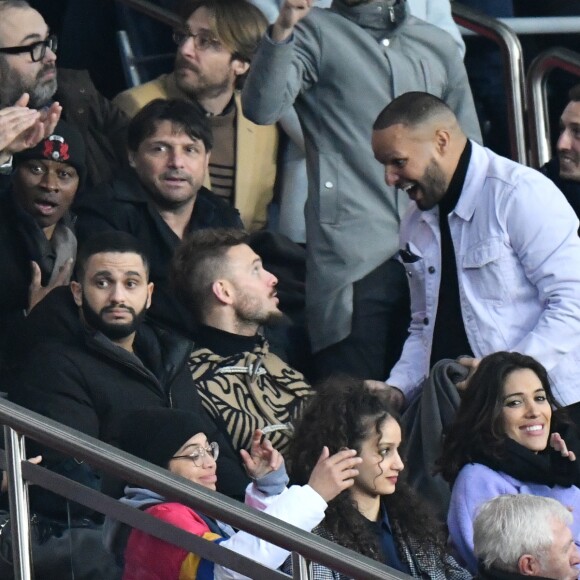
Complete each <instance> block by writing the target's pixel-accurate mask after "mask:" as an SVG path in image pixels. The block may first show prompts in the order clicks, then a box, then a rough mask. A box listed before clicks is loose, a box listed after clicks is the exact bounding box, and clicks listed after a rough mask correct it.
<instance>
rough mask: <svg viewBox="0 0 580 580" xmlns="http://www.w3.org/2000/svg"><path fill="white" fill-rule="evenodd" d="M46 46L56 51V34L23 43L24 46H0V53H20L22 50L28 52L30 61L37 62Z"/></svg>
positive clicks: (44, 52)
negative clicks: (30, 42) (29, 42)
mask: <svg viewBox="0 0 580 580" xmlns="http://www.w3.org/2000/svg"><path fill="white" fill-rule="evenodd" d="M47 48H50V50H52V52H56V51H57V49H58V39H57V37H56V34H51V35H50V36H49V37H48V38H47V39H46V40H39V41H38V42H33V43H32V44H25V45H24V46H8V47H3V48H0V53H3V54H22V53H23V52H29V53H30V58H31V59H32V62H39V61H41V60H42V59H43V58H44V55H45V54H46V49H47Z"/></svg>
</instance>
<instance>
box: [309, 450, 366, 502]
mask: <svg viewBox="0 0 580 580" xmlns="http://www.w3.org/2000/svg"><path fill="white" fill-rule="evenodd" d="M361 462H362V459H361V458H360V457H357V456H356V450H355V449H343V450H342V451H339V452H338V453H335V454H334V455H330V451H329V450H328V447H326V446H324V447H323V449H322V453H321V454H320V457H319V458H318V461H317V463H316V465H315V466H314V469H313V470H312V473H311V474H310V479H309V480H308V485H309V486H310V487H311V488H312V489H313V490H314V491H316V492H317V493H318V494H319V495H320V496H321V497H322V499H323V500H324V501H325V502H326V503H328V502H329V501H330V500H332V499H334V498H335V497H336V496H337V495H338V494H339V493H341V492H343V491H344V490H345V489H348V488H349V487H350V486H351V485H353V484H354V478H355V477H356V476H357V475H358V469H357V468H356V466H357V465H358V464H359V463H361Z"/></svg>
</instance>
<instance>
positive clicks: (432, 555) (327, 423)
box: [284, 378, 471, 580]
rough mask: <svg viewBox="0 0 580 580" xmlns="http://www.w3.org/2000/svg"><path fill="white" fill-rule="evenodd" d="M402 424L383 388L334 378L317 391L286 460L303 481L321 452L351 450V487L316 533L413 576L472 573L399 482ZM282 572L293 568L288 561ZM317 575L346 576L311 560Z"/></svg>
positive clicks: (319, 579) (440, 578)
mask: <svg viewBox="0 0 580 580" xmlns="http://www.w3.org/2000/svg"><path fill="white" fill-rule="evenodd" d="M400 445H401V427H400V425H399V421H398V419H397V416H396V414H395V412H394V410H393V409H392V408H391V406H390V404H389V402H388V396H387V391H386V390H373V389H370V388H368V387H366V386H365V384H364V382H363V381H360V380H354V379H346V378H338V379H337V378H335V379H331V380H329V381H328V382H327V383H326V384H324V385H322V387H321V388H320V389H318V391H317V394H316V395H315V396H314V397H313V398H312V400H311V402H310V403H309V404H308V406H307V407H306V409H305V411H304V413H303V415H302V417H301V419H300V421H299V423H298V424H297V425H296V431H295V435H294V438H293V440H292V442H291V448H290V454H289V461H290V464H291V466H292V467H291V475H292V479H294V480H295V482H296V483H300V482H306V481H307V480H308V477H309V476H310V473H311V472H312V470H313V468H314V466H315V465H316V461H317V456H318V455H319V451H318V450H319V449H320V448H321V447H323V446H327V447H328V448H329V449H330V452H331V453H336V452H337V451H339V450H340V449H343V448H348V449H356V450H357V451H358V456H359V457H360V458H362V463H360V464H359V465H357V469H358V471H359V474H358V476H356V477H355V478H354V484H353V485H352V486H351V487H350V488H349V489H347V490H345V491H343V492H342V493H340V494H339V495H338V496H337V497H336V498H334V499H333V500H332V501H330V502H329V503H328V508H327V509H326V514H325V517H324V520H323V521H322V523H321V524H320V525H319V526H317V527H316V528H315V529H314V530H313V532H314V533H315V534H318V535H319V536H322V537H324V538H327V539H329V540H332V541H334V542H336V543H338V544H340V545H342V546H344V547H346V548H350V549H351V550H354V551H356V552H358V553H359V554H362V555H364V556H368V557H370V558H373V559H375V560H378V561H380V562H383V563H385V564H387V565H388V566H390V567H392V568H395V569H397V570H400V571H402V572H404V573H406V574H409V575H411V576H412V577H414V578H429V579H431V580H445V579H453V580H462V579H467V578H471V575H470V574H468V573H467V571H465V570H464V569H463V568H461V567H459V565H458V564H457V563H456V562H455V560H454V559H453V558H452V557H451V556H450V555H449V554H447V552H446V550H445V536H444V533H443V529H442V526H441V524H440V523H439V522H438V521H437V520H436V519H435V517H434V516H433V515H432V513H431V512H430V510H429V509H428V508H427V507H426V505H425V504H424V503H423V502H422V501H420V499H419V498H418V497H417V496H416V495H415V493H414V492H413V491H412V490H411V489H410V488H409V487H407V486H406V485H405V483H404V482H403V481H401V479H402V478H401V472H402V471H403V469H404V464H403V461H402V459H401V456H400V455H399V447H400ZM284 571H286V572H291V563H290V561H287V562H286V563H285V565H284ZM312 577H313V578H314V580H326V579H328V580H343V579H344V578H345V577H344V576H343V575H341V574H339V573H338V572H334V571H332V570H329V569H328V568H326V567H324V566H322V565H321V564H316V563H313V576H312Z"/></svg>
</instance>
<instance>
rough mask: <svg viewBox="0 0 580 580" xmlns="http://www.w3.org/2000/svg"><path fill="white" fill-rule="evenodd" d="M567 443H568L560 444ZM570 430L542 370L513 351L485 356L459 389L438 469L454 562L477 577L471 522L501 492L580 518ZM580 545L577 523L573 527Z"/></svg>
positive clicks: (575, 443)
mask: <svg viewBox="0 0 580 580" xmlns="http://www.w3.org/2000/svg"><path fill="white" fill-rule="evenodd" d="M564 440H566V442H565V441H564ZM568 447H570V448H572V449H576V450H578V440H577V436H576V433H575V429H574V427H573V426H571V425H569V423H568V422H567V420H566V418H565V417H564V413H563V409H561V408H560V405H559V404H558V402H557V401H556V399H555V398H554V395H553V394H552V390H551V388H550V381H549V379H548V373H547V372H546V369H545V368H544V367H543V366H542V365H541V364H540V363H539V362H537V361H536V360H535V359H533V358H531V357H529V356H526V355H523V354H519V353H517V352H497V353H494V354H491V355H489V356H487V357H485V358H484V359H482V361H481V363H480V364H479V367H478V369H477V371H476V372H475V373H474V375H473V377H472V378H471V380H470V382H469V386H468V387H467V389H466V390H465V391H464V393H463V396H462V399H461V404H460V407H459V410H458V411H457V415H456V417H455V421H454V423H453V424H452V426H451V428H450V430H449V432H448V434H447V436H446V438H445V441H444V444H443V453H442V456H441V458H440V459H439V461H438V470H439V471H440V472H441V474H442V475H443V477H444V478H445V479H446V480H447V481H448V482H449V483H450V484H452V485H453V490H452V493H451V503H450V506H449V513H448V516H447V524H448V527H449V534H450V538H451V542H452V543H453V545H454V546H455V548H456V549H457V552H458V554H459V556H460V561H462V563H464V564H465V565H466V567H467V568H468V569H469V570H471V571H472V572H475V571H476V569H477V565H478V563H477V559H476V557H475V555H474V553H473V521H474V519H475V516H476V515H477V512H478V509H479V507H480V506H481V505H482V504H483V503H484V502H486V501H487V500H489V499H491V498H493V497H496V496H498V495H503V494H519V493H526V494H529V495H540V496H544V497H550V498H553V499H556V500H558V501H560V502H561V503H562V504H563V505H565V506H569V507H572V508H574V514H578V513H580V489H579V487H578V486H579V485H580V470H579V468H578V462H577V461H576V455H575V454H574V452H573V451H569V450H568ZM572 532H573V535H574V538H575V541H576V543H577V544H578V543H579V541H580V518H578V517H577V516H576V515H575V517H574V523H573V525H572Z"/></svg>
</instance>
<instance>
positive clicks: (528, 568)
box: [518, 554, 541, 576]
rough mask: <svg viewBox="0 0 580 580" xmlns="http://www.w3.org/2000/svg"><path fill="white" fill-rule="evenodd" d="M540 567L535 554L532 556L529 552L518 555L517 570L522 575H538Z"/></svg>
mask: <svg viewBox="0 0 580 580" xmlns="http://www.w3.org/2000/svg"><path fill="white" fill-rule="evenodd" d="M540 569H541V566H540V562H539V561H538V559H537V558H536V557H535V556H532V555H531V554H524V555H523V556H520V559H519V560H518V572H519V573H520V574H521V575H522V576H539V575H540Z"/></svg>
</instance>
